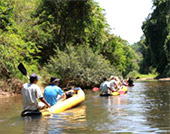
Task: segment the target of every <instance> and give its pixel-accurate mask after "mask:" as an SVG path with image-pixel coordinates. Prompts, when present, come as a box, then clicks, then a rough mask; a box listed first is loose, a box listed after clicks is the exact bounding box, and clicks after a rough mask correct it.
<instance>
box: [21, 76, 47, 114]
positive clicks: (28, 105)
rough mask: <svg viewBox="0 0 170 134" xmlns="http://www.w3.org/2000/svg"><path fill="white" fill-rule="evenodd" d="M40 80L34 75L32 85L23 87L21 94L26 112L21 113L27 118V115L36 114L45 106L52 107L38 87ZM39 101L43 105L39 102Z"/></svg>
mask: <svg viewBox="0 0 170 134" xmlns="http://www.w3.org/2000/svg"><path fill="white" fill-rule="evenodd" d="M39 78H40V77H38V76H37V74H36V73H33V74H31V76H30V83H25V84H23V86H22V89H21V94H22V101H23V109H24V111H23V112H22V113H21V116H25V115H26V114H27V113H29V114H30V115H31V114H33V113H36V111H39V109H42V108H44V107H45V104H46V106H47V107H50V104H48V103H47V102H46V100H45V99H44V97H43V94H42V92H41V90H40V87H39V86H38V85H37V83H38V79H39ZM37 99H39V100H40V101H41V102H43V103H40V102H38V101H37ZM28 111H29V112H28ZM37 113H38V112H37Z"/></svg>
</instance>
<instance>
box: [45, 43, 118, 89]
mask: <svg viewBox="0 0 170 134" xmlns="http://www.w3.org/2000/svg"><path fill="white" fill-rule="evenodd" d="M55 52H56V55H54V56H53V57H50V60H49V62H48V64H47V65H46V68H47V70H48V72H49V73H50V74H52V75H59V77H60V78H62V81H63V82H64V83H68V82H71V83H72V84H74V85H78V86H83V87H89V86H92V85H97V84H99V82H100V81H101V79H102V78H103V77H107V76H110V75H111V74H115V75H118V73H119V72H118V71H117V70H116V69H115V68H114V67H112V66H111V65H110V62H109V61H107V60H105V59H104V58H103V57H102V55H98V53H93V51H92V49H91V48H89V47H88V46H79V47H73V46H71V45H67V47H66V49H65V51H60V50H59V49H57V50H55Z"/></svg>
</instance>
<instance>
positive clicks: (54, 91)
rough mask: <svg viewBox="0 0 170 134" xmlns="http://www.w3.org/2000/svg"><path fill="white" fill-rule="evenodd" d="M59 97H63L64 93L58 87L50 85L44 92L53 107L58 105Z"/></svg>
mask: <svg viewBox="0 0 170 134" xmlns="http://www.w3.org/2000/svg"><path fill="white" fill-rule="evenodd" d="M58 95H61V96H63V95H64V92H63V91H62V89H61V88H60V87H58V86H56V85H49V86H47V87H46V88H45V90H44V98H45V100H46V101H47V102H48V103H49V104H50V105H51V106H52V105H54V104H56V103H57V96H58Z"/></svg>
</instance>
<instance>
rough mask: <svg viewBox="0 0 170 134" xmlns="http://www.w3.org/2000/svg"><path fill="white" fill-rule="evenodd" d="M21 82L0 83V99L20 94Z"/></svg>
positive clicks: (162, 79) (152, 79)
mask: <svg viewBox="0 0 170 134" xmlns="http://www.w3.org/2000/svg"><path fill="white" fill-rule="evenodd" d="M135 81H140V82H142V81H168V82H170V77H169V78H160V79H156V78H139V79H134V82H135ZM22 84H23V82H22V81H20V80H17V79H9V80H8V81H0V97H1V98H2V97H10V96H15V95H17V94H21V87H22ZM39 86H40V88H41V91H42V92H44V87H43V86H41V85H39Z"/></svg>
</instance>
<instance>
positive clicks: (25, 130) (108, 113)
mask: <svg viewBox="0 0 170 134" xmlns="http://www.w3.org/2000/svg"><path fill="white" fill-rule="evenodd" d="M85 94H86V100H85V101H84V102H83V103H82V104H81V105H79V106H77V107H75V108H73V109H70V110H67V111H65V112H62V113H60V114H55V115H52V116H50V117H41V118H39V117H37V118H28V117H24V118H22V117H20V112H21V111H22V103H21V96H20V95H19V96H15V97H10V98H5V99H4V98H0V134H55V133H59V134H75V133H78V134H85V133H89V134H112V133H119V134H150V133H151V134H157V133H159V134H162V133H163V134H165V133H167V134H168V133H170V103H169V102H170V82H136V83H135V86H134V87H129V90H128V93H127V94H126V95H121V96H110V97H99V96H98V94H99V92H93V91H92V90H85Z"/></svg>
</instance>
